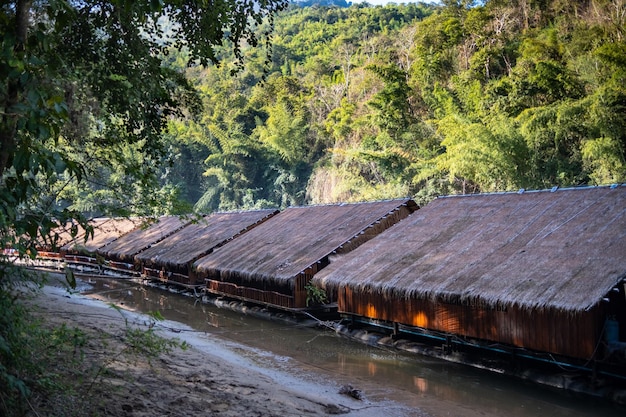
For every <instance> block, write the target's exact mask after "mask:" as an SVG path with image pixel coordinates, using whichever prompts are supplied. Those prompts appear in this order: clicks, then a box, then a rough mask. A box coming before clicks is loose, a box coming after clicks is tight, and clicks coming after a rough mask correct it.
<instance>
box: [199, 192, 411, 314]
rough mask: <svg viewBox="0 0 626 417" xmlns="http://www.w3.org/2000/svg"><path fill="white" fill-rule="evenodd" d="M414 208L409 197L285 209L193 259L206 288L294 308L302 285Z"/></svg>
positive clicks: (303, 300)
mask: <svg viewBox="0 0 626 417" xmlns="http://www.w3.org/2000/svg"><path fill="white" fill-rule="evenodd" d="M416 209H417V205H416V204H415V202H414V201H413V200H410V199H403V200H389V201H379V202H370V203H357V204H339V205H319V206H306V207H290V208H287V209H285V210H284V211H282V212H280V213H278V214H276V215H275V216H273V217H272V218H270V219H268V220H267V221H265V222H263V223H262V224H260V225H259V226H257V227H255V228H254V229H252V230H250V231H248V232H247V233H245V234H243V235H242V236H239V237H238V238H237V239H235V240H233V241H232V242H229V243H228V244H226V245H224V246H222V247H221V248H219V249H217V250H215V251H214V252H213V253H211V254H209V255H207V256H205V257H203V258H200V259H199V260H197V261H196V262H195V263H194V268H195V269H196V272H197V274H198V277H199V278H201V279H205V280H206V282H207V291H209V292H212V293H215V294H221V295H226V296H229V297H234V298H239V299H243V300H248V301H253V302H256V303H262V304H268V305H271V306H276V307H281V308H286V309H299V308H306V307H307V290H306V286H307V284H308V283H309V281H310V279H311V278H312V277H313V275H315V274H316V273H317V272H318V271H320V270H321V269H323V268H324V267H325V266H326V265H328V263H329V257H331V256H332V255H333V254H335V253H344V252H348V251H350V250H352V249H354V248H356V247H357V246H359V245H360V244H362V243H363V242H365V241H367V240H369V239H371V238H372V237H374V236H376V235H377V234H379V233H380V232H382V231H383V230H385V229H387V228H388V227H390V226H391V225H393V224H395V223H397V222H398V221H400V220H402V219H403V218H406V217H407V216H408V215H409V214H410V213H412V212H413V211H415V210H416Z"/></svg>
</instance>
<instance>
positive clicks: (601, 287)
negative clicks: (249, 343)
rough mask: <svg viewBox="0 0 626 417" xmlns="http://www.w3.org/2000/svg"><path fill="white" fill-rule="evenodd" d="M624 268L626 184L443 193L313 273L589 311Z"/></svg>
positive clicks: (417, 292) (415, 293)
mask: <svg viewBox="0 0 626 417" xmlns="http://www.w3.org/2000/svg"><path fill="white" fill-rule="evenodd" d="M625 277H626V186H617V187H612V188H609V187H594V188H584V189H568V190H558V191H555V192H550V191H542V192H524V193H507V194H486V195H474V196H458V197H448V198H438V199H436V200H435V201H433V202H431V203H430V204H428V205H427V206H426V207H424V208H422V209H420V210H418V211H417V212H416V213H414V214H413V215H411V216H410V217H409V218H408V219H406V220H404V221H402V222H400V223H399V224H397V225H395V226H393V227H392V228H390V229H388V230H387V231H386V232H385V233H383V234H381V235H379V236H377V237H375V238H374V239H372V240H370V241H369V242H367V243H366V244H364V245H362V246H361V247H359V249H357V250H355V251H354V252H351V253H349V254H347V255H343V256H341V257H340V258H339V259H337V261H336V262H334V263H331V264H330V265H329V266H328V267H327V268H325V269H324V270H323V271H321V272H320V273H318V274H317V275H316V276H315V277H314V279H313V282H314V283H315V284H317V285H320V286H322V287H326V288H328V289H334V290H336V289H337V288H340V287H344V286H347V287H348V288H351V289H352V290H353V291H355V292H372V293H376V294H380V295H385V296H388V297H416V298H421V299H442V300H445V301H453V302H476V303H484V304H486V305H491V306H496V305H498V304H499V305H512V306H518V307H520V308H527V309H544V308H552V309H556V310H562V311H571V312H577V311H584V310H587V309H589V308H591V307H592V306H594V305H595V304H597V303H598V302H600V300H601V299H602V297H603V296H604V295H606V294H607V292H608V291H610V290H611V289H612V288H613V287H614V286H615V285H617V284H619V283H620V281H621V280H623V279H624V278H625Z"/></svg>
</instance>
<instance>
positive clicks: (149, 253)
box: [136, 210, 278, 267]
mask: <svg viewBox="0 0 626 417" xmlns="http://www.w3.org/2000/svg"><path fill="white" fill-rule="evenodd" d="M276 213H278V211H277V210H254V211H242V212H230V213H213V214H211V215H209V216H206V217H204V218H202V219H200V220H199V221H198V222H197V223H193V224H190V225H189V226H187V227H185V228H184V229H182V230H180V231H178V232H176V233H174V234H173V235H172V236H170V237H169V238H167V239H164V240H162V241H161V242H159V243H157V244H155V245H153V246H152V247H150V248H148V249H146V250H145V251H143V252H141V253H139V254H138V255H137V257H136V259H137V260H139V261H141V262H144V263H146V264H149V265H152V266H157V265H158V266H174V267H185V266H187V265H188V264H189V263H190V262H193V261H195V260H196V259H198V258H201V257H202V256H204V255H207V254H209V253H211V252H212V251H213V250H214V249H215V248H217V247H220V246H222V245H223V244H225V243H226V242H228V241H229V240H231V239H234V238H235V237H237V236H238V235H240V234H242V233H244V232H246V231H248V230H250V229H252V228H253V227H255V226H257V225H259V224H260V223H262V222H264V221H265V220H267V219H269V218H270V217H271V216H273V215H275V214H276Z"/></svg>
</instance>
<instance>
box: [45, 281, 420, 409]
mask: <svg viewBox="0 0 626 417" xmlns="http://www.w3.org/2000/svg"><path fill="white" fill-rule="evenodd" d="M34 302H35V304H36V305H37V309H38V310H39V311H40V313H41V314H43V315H44V316H45V317H46V318H47V320H49V321H50V322H51V323H54V324H62V323H65V324H66V325H67V326H69V327H72V328H73V327H77V328H79V329H81V330H83V331H84V332H86V333H87V334H91V335H102V334H107V335H110V336H112V337H111V338H110V340H112V341H113V342H109V344H108V345H107V350H108V351H109V352H108V353H111V352H115V351H116V350H119V349H121V348H122V347H120V346H122V345H121V340H119V337H117V338H116V335H119V334H120V332H121V331H122V330H123V327H124V326H125V323H128V324H129V325H131V326H137V327H139V328H147V326H148V325H149V324H150V322H151V321H150V319H149V318H148V317H146V316H143V315H140V314H136V313H133V312H129V311H124V312H122V313H120V312H119V311H117V310H115V309H113V308H111V307H109V306H107V305H106V304H104V303H101V302H99V301H96V300H91V299H88V298H86V297H84V296H81V295H76V294H72V295H70V294H69V293H68V292H67V291H65V290H64V289H62V288H57V287H52V286H47V287H45V288H44V291H43V292H42V294H41V295H39V296H38V297H37V298H36V300H35V301H34ZM159 329H160V330H159V333H160V334H161V335H162V336H163V337H166V338H177V339H179V340H184V341H185V342H187V343H188V344H189V345H191V347H190V348H189V349H187V350H182V349H178V348H177V349H175V350H174V351H173V352H172V353H170V354H167V355H161V356H160V357H159V358H157V359H156V360H152V361H151V363H148V362H147V361H145V360H140V361H135V360H132V361H131V360H127V359H123V358H121V357H120V358H119V359H116V360H115V361H112V362H110V363H107V372H106V373H105V374H103V375H102V376H100V377H99V378H102V379H101V381H100V382H102V383H103V384H102V385H103V386H104V385H106V386H107V387H116V389H113V390H111V389H106V390H93V391H90V392H94V393H96V394H95V395H98V396H99V398H97V403H98V414H99V415H108V416H136V417H143V416H146V417H147V416H170V415H171V416H187V415H194V416H232V417H235V416H236V417H247V416H283V417H284V416H307V415H309V416H328V415H345V416H360V417H370V416H371V417H374V416H380V415H385V416H386V417H400V416H426V415H427V414H426V413H423V412H421V411H419V410H415V409H407V408H406V407H404V406H402V405H399V404H396V403H376V402H370V401H368V400H367V399H362V400H357V399H354V398H352V397H350V396H348V395H345V394H340V393H339V390H340V388H341V387H340V386H338V384H335V383H334V382H333V381H328V382H327V384H326V385H320V384H319V383H314V382H311V381H307V380H304V379H302V378H298V377H295V376H292V375H287V374H284V373H279V372H278V371H275V370H272V369H263V368H260V367H258V366H256V365H254V364H252V363H251V362H250V361H248V360H247V359H246V358H245V357H243V356H241V355H240V354H238V353H237V352H235V351H233V350H229V349H228V348H227V346H225V345H224V344H223V343H220V341H218V340H214V339H211V338H210V337H209V336H207V335H204V334H199V333H196V332H187V331H185V330H186V329H185V328H184V326H183V325H181V324H179V323H161V322H159ZM115 340H118V343H119V345H117V344H116V342H115ZM84 349H85V350H86V351H85V357H86V358H87V360H92V361H102V360H106V359H104V358H106V356H105V355H106V353H107V352H104V351H103V348H102V346H101V345H98V344H88V345H87V346H86V347H85V348H84ZM100 382H99V383H100Z"/></svg>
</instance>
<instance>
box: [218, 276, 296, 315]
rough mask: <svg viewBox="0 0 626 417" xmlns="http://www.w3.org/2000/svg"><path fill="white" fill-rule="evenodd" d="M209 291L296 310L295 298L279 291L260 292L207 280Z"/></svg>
mask: <svg viewBox="0 0 626 417" xmlns="http://www.w3.org/2000/svg"><path fill="white" fill-rule="evenodd" d="M206 285H207V290H208V291H209V292H212V293H214V294H220V295H226V296H230V297H233V298H238V299H243V300H250V301H256V302H259V303H263V304H270V305H273V306H277V307H283V308H295V307H296V305H295V297H294V296H293V295H290V294H284V293H280V292H278V291H270V290H260V289H257V288H252V287H247V286H240V285H237V284H233V283H230V282H224V281H216V280H212V279H207V280H206Z"/></svg>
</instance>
